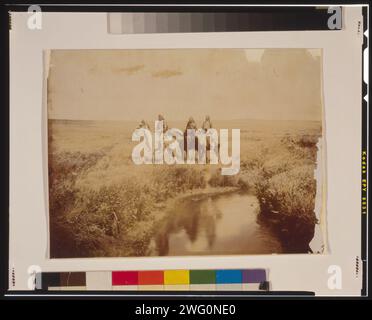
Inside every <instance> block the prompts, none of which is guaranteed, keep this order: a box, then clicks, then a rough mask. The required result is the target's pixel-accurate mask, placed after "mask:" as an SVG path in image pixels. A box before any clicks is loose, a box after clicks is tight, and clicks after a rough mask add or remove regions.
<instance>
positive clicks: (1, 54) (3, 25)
mask: <svg viewBox="0 0 372 320" xmlns="http://www.w3.org/2000/svg"><path fill="white" fill-rule="evenodd" d="M216 2H217V3H216ZM330 2H333V3H335V5H336V4H337V5H342V4H345V5H348V4H361V5H367V6H368V8H367V7H364V8H363V22H364V24H363V25H364V30H363V32H364V31H365V30H366V29H367V23H368V24H369V19H370V17H369V16H368V10H369V7H370V5H369V1H365V0H362V1H355V0H352V1H347V2H341V3H340V2H336V1H334V0H332V1H328V3H330ZM32 4H39V5H40V6H41V7H42V10H43V11H45V12H48V11H58V12H87V11H88V12H98V11H101V12H102V11H104V12H115V11H141V12H162V11H167V12H171V11H173V12H182V11H187V12H192V11H199V12H203V11H215V12H218V11H221V12H227V11H228V12H234V11H240V10H242V8H248V7H245V5H247V4H249V5H257V7H261V8H262V5H300V4H303V5H314V6H315V5H321V4H323V2H322V1H319V0H315V1H293V0H292V1H286V2H285V3H278V2H277V1H266V2H265V3H259V2H251V3H249V2H248V3H247V2H241V1H238V2H236V1H234V2H233V3H227V4H228V5H229V6H219V5H222V4H223V5H226V1H225V2H223V1H215V3H210V2H209V1H203V2H197V3H180V4H175V3H171V2H170V1H166V0H165V1H161V2H160V3H159V2H158V3H154V2H151V1H142V2H141V3H138V2H137V1H127V2H122V1H117V0H116V1H111V2H110V4H100V3H94V2H93V4H92V1H86V0H85V1H79V5H77V4H76V2H74V1H71V0H68V1H64V2H63V4H62V5H61V4H60V3H59V2H58V1H53V0H50V1H38V2H35V1H27V0H24V1H19V0H16V1H12V3H6V4H2V5H1V6H0V34H1V38H2V39H1V40H2V47H1V49H0V77H1V80H2V82H1V84H2V85H1V86H0V88H1V93H0V97H1V99H2V102H3V103H2V108H1V111H2V117H1V119H2V120H3V122H4V123H3V125H2V126H1V134H0V136H1V138H3V139H4V144H3V147H2V149H3V150H5V152H4V153H3V155H2V157H1V161H2V163H1V167H2V168H3V169H4V168H6V170H2V175H1V182H2V184H3V189H2V193H1V194H2V201H1V202H0V203H1V205H2V210H1V213H0V248H1V253H2V254H1V256H0V259H1V260H0V272H1V273H0V289H1V299H6V300H9V299H26V300H30V299H38V300H39V299H45V298H48V299H53V300H54V299H64V298H66V296H65V295H68V294H84V295H85V296H84V297H74V299H78V300H81V299H94V300H95V299H105V300H106V299H110V300H111V299H112V300H117V299H120V300H121V299H128V300H137V299H138V298H139V295H140V294H141V292H139V291H136V292H130V293H128V294H129V295H130V296H129V297H120V296H119V295H122V294H124V293H123V292H120V291H118V292H117V295H118V296H115V292H114V291H103V292H100V291H73V292H68V291H63V292H61V293H50V292H40V291H39V292H30V291H12V292H9V291H8V289H7V287H8V283H9V272H8V263H9V246H8V244H9V205H10V202H9V167H10V159H9V155H10V153H9V148H10V142H9V138H10V136H9V108H10V105H9V99H10V92H9V75H10V71H9V59H10V57H9V32H8V31H9V26H10V17H9V14H8V11H25V10H27V7H28V6H30V5H32ZM122 5H124V6H122ZM164 5H165V6H164ZM193 5H196V6H193ZM251 8H252V7H251ZM271 8H275V10H278V11H280V10H285V9H281V8H278V7H271ZM282 8H283V7H282ZM264 10H267V9H264ZM363 40H364V41H363V50H364V49H365V48H367V47H369V39H368V38H367V37H366V36H363ZM362 67H363V66H362ZM361 80H362V83H361V86H362V101H361V107H362V132H361V134H362V151H366V153H367V161H368V159H369V131H368V130H369V110H368V103H367V102H366V101H365V100H364V98H363V97H364V96H365V95H366V94H367V93H369V86H368V85H367V84H366V83H365V82H364V81H363V78H362V79H361ZM361 156H362V155H361ZM361 179H367V184H368V182H369V171H368V165H367V171H366V173H362V177H361ZM367 196H368V189H367V191H363V189H362V186H361V198H362V197H367ZM367 201H368V200H367ZM361 211H363V210H362V206H361ZM367 214H368V203H367V213H366V214H363V213H362V217H361V224H362V239H361V240H362V256H361V262H360V263H361V264H362V267H363V289H362V292H361V294H362V296H361V297H333V296H332V297H314V295H313V293H310V292H296V291H280V292H278V291H269V292H258V293H256V292H254V293H247V294H242V292H221V293H220V294H223V295H224V296H219V295H220V294H219V293H215V292H213V294H212V293H211V292H195V293H193V292H191V291H189V292H184V293H182V292H159V293H160V294H161V295H164V297H153V296H151V293H148V292H145V294H146V295H148V296H141V297H140V299H141V300H146V301H147V300H154V299H156V300H159V299H160V300H167V299H169V300H177V299H181V298H182V299H186V300H187V299H189V300H200V298H201V297H202V298H203V299H207V300H210V299H214V300H216V299H217V300H221V299H225V300H232V299H233V300H241V299H245V300H246V299H248V300H252V299H257V298H259V299H263V300H268V299H269V300H271V299H279V300H282V299H291V298H292V299H293V298H296V299H316V300H319V299H320V300H322V299H331V300H345V299H353V300H359V299H371V298H370V297H367V296H366V294H367V281H368V284H369V283H370V281H369V278H368V271H369V270H367V265H368V264H367V257H368V254H369V251H370V247H369V246H368V243H367V241H368V234H369V230H370V221H369V220H368V217H367ZM357 264H358V263H357ZM41 293H45V294H47V296H44V297H40V296H35V294H41ZM5 294H8V296H7V297H5ZM12 294H21V295H23V294H24V295H28V296H27V297H26V296H24V297H16V296H13V297H12V296H11V295H12ZM97 294H103V296H100V297H96V296H93V295H97ZM107 294H110V297H108V296H105V295H107ZM142 294H143V293H142ZM154 294H156V292H154ZM193 294H195V296H191V295H193ZM236 294H239V295H240V296H239V297H236V296H235V295H236ZM57 295H58V296H57ZM170 295H172V297H170ZM205 295H208V296H205ZM64 296H65V297H64ZM229 296H231V297H229Z"/></svg>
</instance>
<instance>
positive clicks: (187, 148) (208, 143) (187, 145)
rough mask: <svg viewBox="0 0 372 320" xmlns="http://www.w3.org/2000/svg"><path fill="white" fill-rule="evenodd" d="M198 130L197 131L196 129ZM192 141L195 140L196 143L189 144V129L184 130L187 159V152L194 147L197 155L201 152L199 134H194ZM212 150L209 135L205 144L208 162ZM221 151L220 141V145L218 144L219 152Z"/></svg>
mask: <svg viewBox="0 0 372 320" xmlns="http://www.w3.org/2000/svg"><path fill="white" fill-rule="evenodd" d="M194 132H196V131H194ZM190 140H191V141H192V140H194V141H195V143H194V145H192V144H191V143H190V144H188V141H187V129H186V130H185V131H184V132H183V149H184V152H185V153H184V154H185V159H187V152H188V151H189V150H192V149H194V150H195V155H196V154H197V153H198V152H199V140H198V136H197V135H196V134H194V136H191V139H190ZM210 150H211V144H210V139H209V137H207V139H206V146H205V151H206V157H207V162H208V159H209V152H208V151H210ZM219 151H220V143H219V142H218V145H217V152H218V153H219Z"/></svg>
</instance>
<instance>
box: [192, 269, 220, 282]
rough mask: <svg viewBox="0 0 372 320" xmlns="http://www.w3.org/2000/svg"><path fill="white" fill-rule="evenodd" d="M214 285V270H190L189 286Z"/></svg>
mask: <svg viewBox="0 0 372 320" xmlns="http://www.w3.org/2000/svg"><path fill="white" fill-rule="evenodd" d="M208 283H216V272H215V270H190V284H208Z"/></svg>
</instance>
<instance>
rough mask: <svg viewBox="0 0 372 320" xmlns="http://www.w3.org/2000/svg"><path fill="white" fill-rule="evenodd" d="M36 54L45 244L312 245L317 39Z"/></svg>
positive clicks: (178, 251) (112, 248) (72, 248)
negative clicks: (255, 45)
mask: <svg viewBox="0 0 372 320" xmlns="http://www.w3.org/2000/svg"><path fill="white" fill-rule="evenodd" d="M45 54H46V55H47V57H48V59H47V61H48V63H46V64H45V68H46V70H45V73H46V77H47V79H46V83H47V88H46V95H47V112H48V142H47V144H48V155H47V157H48V189H49V240H50V243H49V256H50V258H88V257H96V258H99V257H160V256H216V255H217V256H218V255H221V256H222V255H258V254H299V253H302V254H321V253H324V241H325V239H323V238H322V233H321V232H319V228H320V226H321V223H324V221H321V219H320V216H321V214H322V213H321V212H319V210H321V208H322V205H321V204H320V205H319V203H322V202H323V201H324V199H323V197H322V194H323V181H322V180H321V177H322V176H323V175H322V174H321V173H322V172H323V170H324V168H323V167H322V163H323V162H322V153H321V151H322V148H323V147H324V144H322V139H323V125H322V123H323V105H322V50H321V49H304V48H269V49H230V48H229V49H112V50H111V49H101V50H93V49H81V50H80V49H74V50H60V49H58V50H51V51H49V52H46V53H45ZM317 203H318V204H317Z"/></svg>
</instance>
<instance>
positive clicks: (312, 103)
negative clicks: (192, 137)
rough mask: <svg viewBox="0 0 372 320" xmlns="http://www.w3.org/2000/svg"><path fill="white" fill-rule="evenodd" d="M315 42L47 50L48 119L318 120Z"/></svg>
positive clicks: (318, 53)
mask: <svg viewBox="0 0 372 320" xmlns="http://www.w3.org/2000/svg"><path fill="white" fill-rule="evenodd" d="M321 109H322V108H321V51H320V50H318V49H311V50H310V49H308V50H307V49H169V50H168V49H163V50H53V51H52V52H51V57H50V69H49V79H48V112H49V118H51V119H77V120H134V121H139V120H141V119H146V120H147V121H151V122H152V121H154V120H155V118H156V116H157V114H159V113H161V114H163V115H164V116H165V118H166V119H168V120H185V119H187V118H189V117H190V116H193V117H194V118H195V119H202V118H204V116H205V115H206V114H209V115H210V116H211V118H212V119H215V120H224V119H227V120H232V119H274V120H321Z"/></svg>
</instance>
